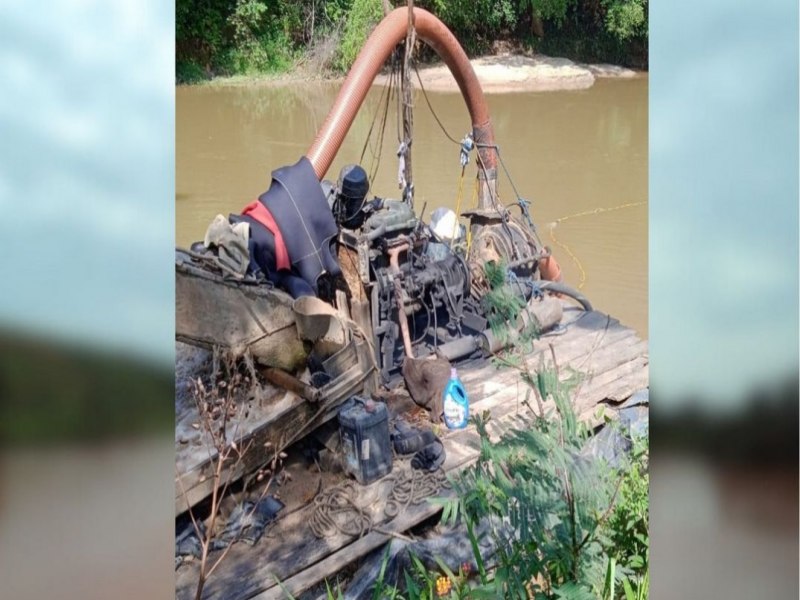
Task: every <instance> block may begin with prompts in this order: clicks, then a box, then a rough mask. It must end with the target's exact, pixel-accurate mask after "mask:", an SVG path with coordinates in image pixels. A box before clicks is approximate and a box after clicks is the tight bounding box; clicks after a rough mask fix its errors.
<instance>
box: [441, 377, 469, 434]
mask: <svg viewBox="0 0 800 600" xmlns="http://www.w3.org/2000/svg"><path fill="white" fill-rule="evenodd" d="M442 405H443V408H444V424H445V425H447V428H448V429H464V427H466V426H467V421H468V420H469V400H467V392H466V391H465V390H464V385H463V384H462V383H461V380H460V379H459V378H458V373H456V370H455V369H450V381H448V382H447V385H446V386H445V388H444V397H443V401H442Z"/></svg>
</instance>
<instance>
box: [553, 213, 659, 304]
mask: <svg viewBox="0 0 800 600" xmlns="http://www.w3.org/2000/svg"><path fill="white" fill-rule="evenodd" d="M643 204H647V202H645V201H641V202H627V203H625V204H619V205H617V206H611V207H599V208H594V209H591V210H584V211H581V212H577V213H573V214H571V215H567V216H565V217H561V218H560V219H556V220H555V222H554V223H555V224H554V225H553V227H550V239H551V240H553V243H554V244H556V245H557V246H559V247H560V248H561V249H562V250H564V252H566V253H567V255H569V257H570V258H571V259H572V262H574V263H575V266H576V267H578V271H579V272H580V279H579V282H578V289H579V290H580V289H582V288H583V286H584V285H585V284H586V271H585V270H584V268H583V265H582V264H581V261H580V259H579V258H578V257H577V256H576V255H575V253H574V252H573V251H572V249H571V248H570V247H569V246H567V245H566V244H565V243H564V242H561V241H559V240H558V239H557V238H556V234H555V229H556V228H555V225H558V224H559V223H563V222H564V221H568V220H569V219H575V218H577V217H586V216H590V215H599V214H601V213H606V212H612V211H615V210H621V209H623V208H632V207H634V206H642V205H643Z"/></svg>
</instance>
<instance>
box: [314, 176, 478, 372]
mask: <svg viewBox="0 0 800 600" xmlns="http://www.w3.org/2000/svg"><path fill="white" fill-rule="evenodd" d="M367 190H368V185H367V184H366V174H365V173H364V172H363V169H361V168H360V167H357V166H353V167H345V169H343V171H342V175H341V176H340V178H339V181H338V182H337V184H336V185H335V186H333V185H332V184H328V188H327V194H328V196H329V202H330V204H331V208H332V210H333V213H334V215H335V217H336V219H337V223H338V224H339V226H340V234H339V242H340V243H341V244H342V245H344V246H345V247H347V248H349V249H350V250H351V251H352V252H353V253H354V254H355V255H356V256H357V262H358V275H359V277H360V279H361V283H362V284H363V285H364V288H365V290H366V291H367V294H368V297H369V300H370V308H371V313H372V315H371V316H372V329H373V334H374V342H375V349H376V354H377V355H378V357H377V358H378V363H379V367H380V369H381V373H382V375H383V377H384V380H385V381H387V382H388V381H389V379H390V378H391V377H392V375H393V374H394V373H396V372H398V370H399V369H400V367H401V366H402V360H403V357H404V356H405V355H406V354H407V349H406V347H405V345H406V344H409V345H410V347H411V351H412V352H411V355H412V356H414V357H416V358H421V357H424V356H426V355H429V354H431V353H433V352H437V351H438V352H440V353H442V354H443V355H445V356H447V357H448V358H458V357H460V356H463V355H465V354H469V353H470V352H472V351H475V350H476V349H477V348H476V346H475V345H474V344H472V345H470V344H464V343H460V342H461V340H462V339H463V338H465V337H468V338H469V339H470V340H471V339H473V337H474V336H476V335H477V334H479V333H480V332H481V331H483V330H484V329H485V328H486V320H485V319H484V318H483V317H481V316H480V307H479V305H478V303H477V302H476V301H475V300H473V299H472V297H471V295H470V288H471V277H470V270H469V268H468V266H467V262H466V260H465V258H464V256H463V252H459V251H454V250H453V249H452V248H451V244H449V243H445V242H443V241H441V240H439V239H438V238H437V237H436V235H435V234H434V233H433V231H432V230H431V228H430V227H429V226H428V225H426V224H425V223H423V222H422V221H420V220H419V219H417V217H416V215H415V214H414V211H413V209H412V208H411V206H409V205H408V204H407V203H406V202H404V201H401V200H391V199H383V198H373V199H371V200H367V198H366V193H367ZM404 329H406V331H403V330H404ZM404 338H407V339H404Z"/></svg>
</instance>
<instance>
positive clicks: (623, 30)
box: [175, 0, 648, 83]
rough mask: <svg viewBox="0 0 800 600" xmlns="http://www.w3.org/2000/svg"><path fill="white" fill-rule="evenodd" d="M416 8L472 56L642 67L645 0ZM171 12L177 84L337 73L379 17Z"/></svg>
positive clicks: (280, 1)
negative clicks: (518, 54)
mask: <svg viewBox="0 0 800 600" xmlns="http://www.w3.org/2000/svg"><path fill="white" fill-rule="evenodd" d="M388 4H390V5H393V4H394V3H392V2H388ZM401 5H402V4H401ZM415 6H418V7H421V8H425V9H427V10H430V11H431V12H433V13H434V14H436V15H437V16H438V17H439V18H440V19H442V21H444V23H445V24H447V26H448V27H449V28H450V29H451V30H452V31H453V33H454V34H455V35H456V37H457V38H458V39H459V40H460V41H461V43H462V45H464V47H465V48H466V50H467V52H468V53H470V54H473V55H476V54H483V53H489V52H492V51H493V50H495V49H496V48H497V46H496V45H497V44H498V42H499V43H501V44H505V45H506V46H507V47H508V46H510V47H511V48H513V49H515V50H519V51H525V52H531V51H532V52H539V53H543V54H548V55H551V56H565V57H567V58H571V59H574V60H579V61H585V62H612V63H616V64H621V65H625V66H631V67H635V68H647V13H648V0H417V1H416V2H415ZM175 16H176V35H175V38H176V54H175V61H176V62H175V71H176V78H177V80H178V82H181V83H187V82H196V81H201V80H204V79H209V78H212V77H215V76H231V75H262V74H270V73H284V72H287V71H289V70H292V69H297V68H300V69H305V70H306V71H308V72H309V73H315V74H320V73H321V74H325V73H329V74H338V73H343V72H345V71H347V69H348V68H349V67H350V65H351V64H352V62H353V60H354V59H355V57H356V55H357V54H358V51H359V50H360V48H361V46H362V44H363V42H364V40H366V38H367V35H368V34H369V32H370V31H371V30H372V28H373V27H374V26H375V24H376V23H377V22H378V21H380V19H381V18H382V17H383V0H178V2H177V4H176V14H175ZM422 58H423V60H424V59H425V58H432V54H431V53H430V52H423V55H422Z"/></svg>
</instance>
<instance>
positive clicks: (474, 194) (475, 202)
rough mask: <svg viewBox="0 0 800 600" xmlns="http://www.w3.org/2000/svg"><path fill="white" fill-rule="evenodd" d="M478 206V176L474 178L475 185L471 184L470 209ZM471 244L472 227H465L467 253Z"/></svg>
mask: <svg viewBox="0 0 800 600" xmlns="http://www.w3.org/2000/svg"><path fill="white" fill-rule="evenodd" d="M476 208H478V178H477V177H476V178H475V185H474V186H472V210H475V209H476ZM471 245H472V227H467V253H468V254H469V247H470V246H471Z"/></svg>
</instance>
